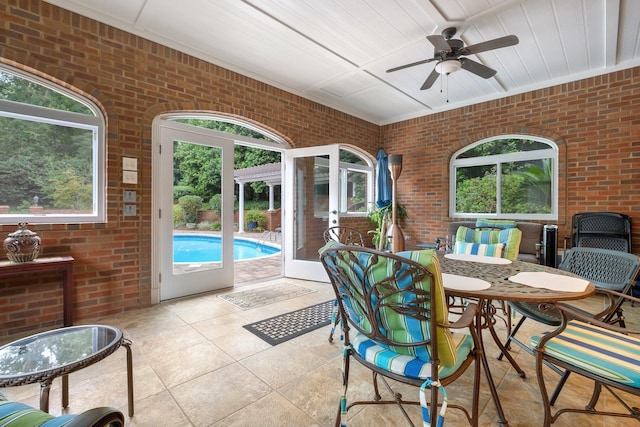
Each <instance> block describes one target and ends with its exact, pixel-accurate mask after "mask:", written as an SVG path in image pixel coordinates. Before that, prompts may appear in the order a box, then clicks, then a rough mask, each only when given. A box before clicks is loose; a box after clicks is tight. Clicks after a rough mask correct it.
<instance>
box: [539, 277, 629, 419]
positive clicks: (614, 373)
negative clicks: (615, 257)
mask: <svg viewBox="0 0 640 427" xmlns="http://www.w3.org/2000/svg"><path fill="white" fill-rule="evenodd" d="M603 292H604V293H605V294H607V295H608V296H609V299H610V300H611V301H616V300H619V299H623V300H629V301H633V302H640V299H639V298H634V297H632V296H630V295H627V294H624V293H620V292H616V291H611V290H604V291H603ZM553 309H554V310H555V311H556V312H557V313H559V314H560V326H559V327H558V328H557V329H556V330H555V331H553V332H550V333H546V334H543V335H541V336H533V337H531V345H532V346H533V348H534V350H533V351H534V354H535V356H536V376H537V378H538V384H539V386H540V394H541V397H542V403H543V405H544V426H545V427H547V426H550V425H551V424H552V423H553V422H555V421H556V420H557V418H558V417H559V416H560V415H562V414H563V413H567V412H578V413H586V414H599V415H605V416H617V417H628V418H633V419H636V420H638V421H640V408H639V407H638V402H639V401H640V357H638V355H640V325H633V326H632V327H630V328H626V329H625V328H621V327H619V326H615V325H611V324H609V323H607V322H601V321H598V320H594V319H593V318H592V317H590V316H585V314H584V313H582V312H581V311H578V310H575V308H574V307H572V306H570V305H567V304H563V303H557V304H555V306H554V307H553ZM547 363H548V364H551V365H554V366H558V367H560V368H562V369H564V370H566V372H574V373H575V374H577V375H581V376H583V377H586V378H589V379H591V380H593V381H594V388H593V393H592V395H591V399H590V401H589V403H588V404H587V405H586V407H583V408H573V407H571V408H562V409H559V410H556V412H555V413H552V410H551V406H552V405H553V404H554V403H553V402H552V400H551V399H549V395H548V393H547V389H546V385H545V379H544V372H543V370H544V368H543V367H544V366H545V365H546V364H547ZM603 388H604V389H606V390H608V391H609V392H610V393H611V394H612V395H613V396H614V398H615V400H616V401H617V402H619V403H620V404H621V405H622V407H623V408H624V410H626V412H612V411H611V410H609V408H603V410H598V409H596V405H597V403H598V399H599V397H600V393H601V391H602V389H603ZM617 391H623V392H626V393H629V394H630V395H632V396H633V397H634V400H629V403H627V402H625V400H624V399H623V396H621V395H620V394H619V393H617ZM573 399H575V397H572V400H573ZM632 402H633V403H632ZM634 405H635V406H634ZM616 411H618V409H616Z"/></svg>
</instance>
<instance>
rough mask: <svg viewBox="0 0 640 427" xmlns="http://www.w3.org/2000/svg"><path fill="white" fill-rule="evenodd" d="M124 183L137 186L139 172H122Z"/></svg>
mask: <svg viewBox="0 0 640 427" xmlns="http://www.w3.org/2000/svg"><path fill="white" fill-rule="evenodd" d="M122 182H123V183H125V184H137V183H138V172H136V171H122Z"/></svg>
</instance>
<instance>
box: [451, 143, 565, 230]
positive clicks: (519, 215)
mask: <svg viewBox="0 0 640 427" xmlns="http://www.w3.org/2000/svg"><path fill="white" fill-rule="evenodd" d="M450 176H451V182H450V212H451V216H452V217H469V216H473V217H496V218H509V219H551V220H555V219H557V218H558V147H557V146H556V145H555V144H554V143H553V142H552V141H550V140H547V139H544V138H540V137H534V136H530V135H501V136H498V137H492V138H488V139H483V140H481V141H478V142H476V143H473V144H471V145H469V146H468V147H465V148H464V149H462V150H460V151H458V152H457V153H455V154H454V155H453V157H452V159H451V164H450Z"/></svg>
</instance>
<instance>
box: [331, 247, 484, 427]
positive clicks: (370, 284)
mask: <svg viewBox="0 0 640 427" xmlns="http://www.w3.org/2000/svg"><path fill="white" fill-rule="evenodd" d="M320 259H321V261H322V264H323V265H324V267H325V270H326V271H327V274H328V275H329V278H330V280H331V284H332V286H333V290H334V292H335V294H336V297H337V299H338V300H339V301H340V304H338V307H339V310H340V314H341V316H342V319H343V322H342V325H343V333H344V353H343V356H344V360H343V375H342V378H343V387H344V388H343V394H342V396H341V398H340V405H339V409H338V414H337V416H336V422H335V425H336V426H338V425H342V426H346V424H347V414H348V411H349V410H350V409H351V408H352V407H354V406H356V405H364V404H397V405H398V406H399V408H400V410H401V412H402V414H403V415H404V417H405V419H406V420H407V421H408V423H409V424H410V425H414V424H413V423H412V421H411V419H410V417H409V415H408V414H407V412H406V410H405V408H404V406H403V405H421V406H422V415H423V420H422V422H424V423H425V425H427V424H430V425H431V426H436V425H441V424H439V423H440V422H442V420H443V419H444V412H445V410H446V408H447V405H448V407H450V408H451V407H453V408H457V409H460V410H462V411H463V413H464V414H465V416H466V417H467V420H468V421H469V423H470V424H471V425H473V426H477V425H478V397H479V391H480V390H479V389H480V351H476V349H477V348H479V345H480V344H479V340H478V336H477V334H476V330H475V327H474V326H473V321H474V318H475V316H476V314H477V310H478V308H477V305H476V304H473V303H470V304H469V305H468V306H467V310H466V311H465V312H464V313H463V314H462V315H461V317H460V318H458V320H457V321H456V322H453V323H450V322H449V320H448V315H449V314H448V308H447V304H446V300H445V293H444V288H443V285H442V273H441V270H440V264H439V262H438V259H437V256H436V254H435V251H433V250H425V251H415V252H401V253H399V254H392V253H387V252H380V251H377V250H374V249H368V248H363V247H358V246H342V245H334V246H333V247H330V248H327V249H325V251H324V252H322V254H321V256H320ZM454 329H462V330H464V332H468V334H467V333H452V330H454ZM352 360H355V361H357V362H359V363H360V364H362V365H363V366H364V367H366V368H368V369H370V370H371V371H372V374H373V392H374V396H373V399H372V400H368V401H355V402H351V403H348V402H347V390H348V387H349V380H350V375H349V373H350V372H349V371H350V365H351V361H352ZM472 365H473V368H474V389H473V394H472V396H473V397H472V407H471V414H469V411H468V410H467V409H466V408H464V407H462V406H460V405H454V404H448V398H447V395H446V392H445V390H444V389H445V387H447V386H448V385H449V384H451V383H453V382H454V381H455V380H456V379H457V378H459V377H460V376H461V375H462V374H463V373H464V372H465V371H466V370H467V368H469V367H471V366H472ZM389 378H390V379H393V380H395V381H398V382H401V383H404V384H410V385H413V386H416V387H419V388H420V389H419V390H416V395H415V397H416V398H418V397H419V399H415V400H405V397H404V396H402V395H400V394H399V393H396V392H394V391H393V390H392V389H391V386H390V385H389V382H388V380H387V379H389ZM378 380H380V381H381V382H382V383H383V384H384V385H385V386H386V388H387V390H388V391H389V393H390V396H391V398H390V399H386V400H382V398H381V395H380V393H379V390H378ZM428 391H430V398H429V399H428V398H427V394H429V393H428ZM441 394H442V399H443V401H442V403H439V396H440V395H441ZM438 407H440V408H441V409H440V412H439V414H438V415H436V414H435V413H436V411H437V408H438ZM429 410H431V414H430V413H429Z"/></svg>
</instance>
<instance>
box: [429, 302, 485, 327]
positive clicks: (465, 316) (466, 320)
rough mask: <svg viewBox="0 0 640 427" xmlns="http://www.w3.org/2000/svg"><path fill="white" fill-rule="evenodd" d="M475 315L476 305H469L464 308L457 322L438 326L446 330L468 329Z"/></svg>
mask: <svg viewBox="0 0 640 427" xmlns="http://www.w3.org/2000/svg"><path fill="white" fill-rule="evenodd" d="M477 313H478V305H477V304H476V303H469V304H468V305H467V306H466V307H465V309H464V311H463V312H462V314H461V315H460V317H459V318H458V320H456V321H455V322H453V323H447V324H444V325H443V324H439V325H438V326H442V327H443V328H448V329H463V328H469V327H471V326H473V321H474V320H475V318H476V314H477Z"/></svg>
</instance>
